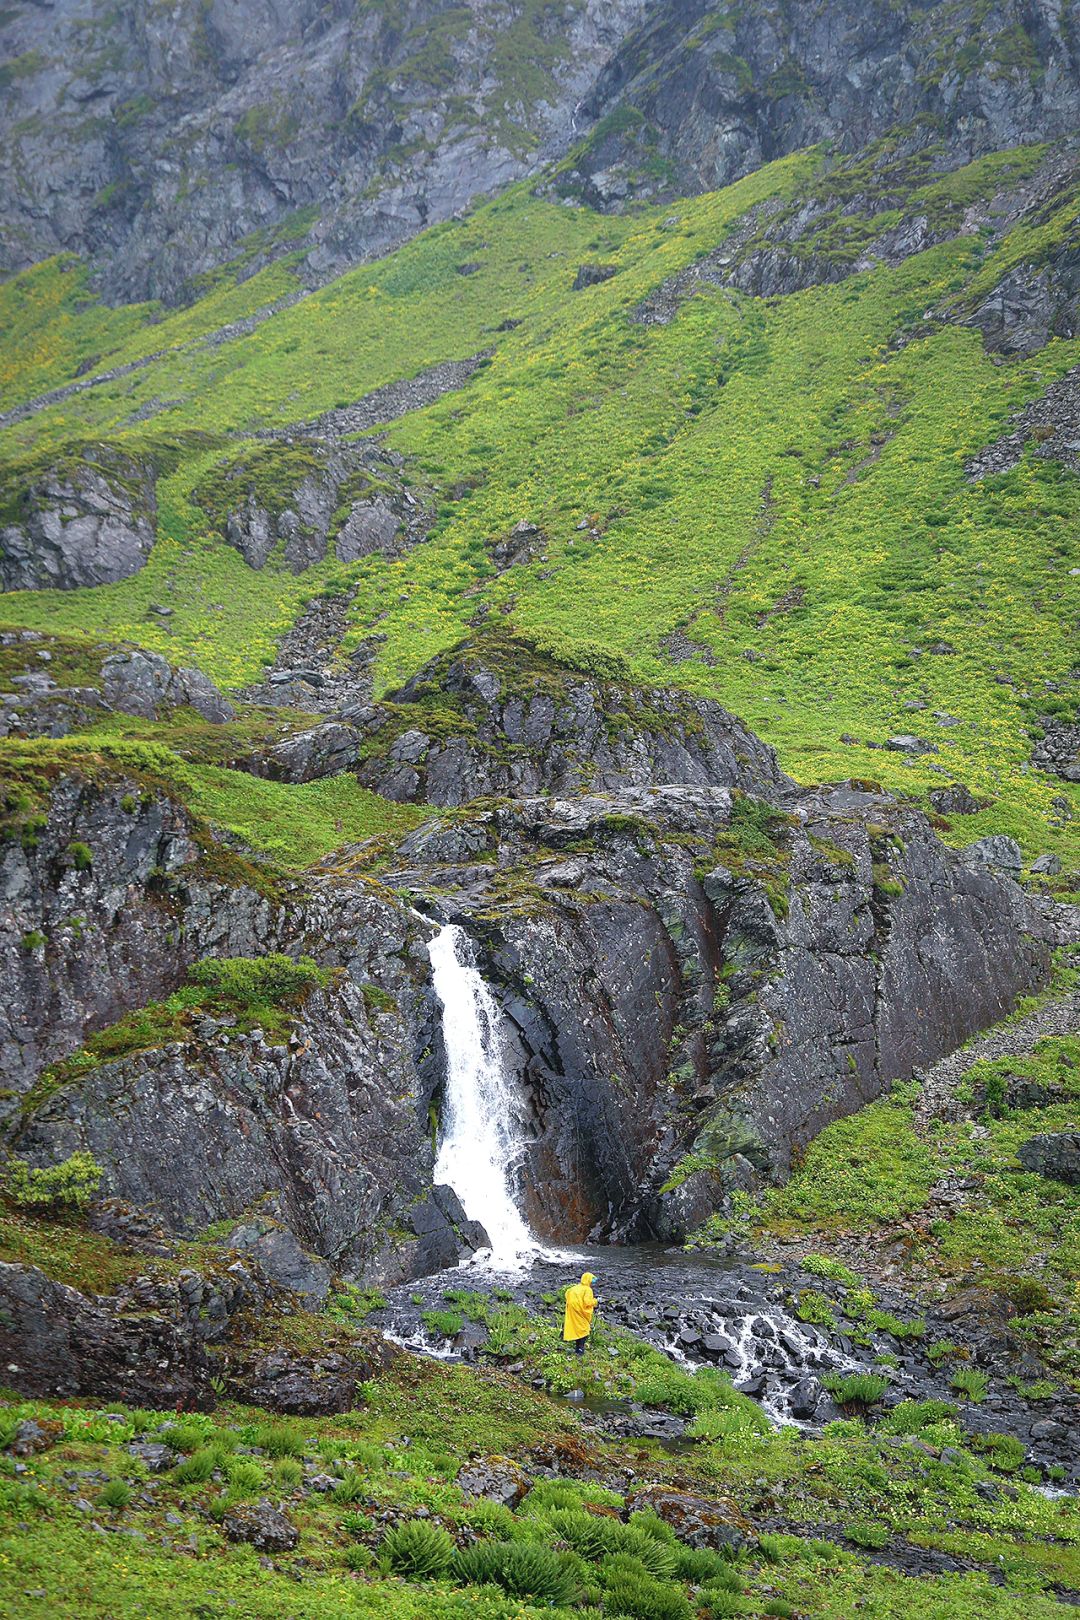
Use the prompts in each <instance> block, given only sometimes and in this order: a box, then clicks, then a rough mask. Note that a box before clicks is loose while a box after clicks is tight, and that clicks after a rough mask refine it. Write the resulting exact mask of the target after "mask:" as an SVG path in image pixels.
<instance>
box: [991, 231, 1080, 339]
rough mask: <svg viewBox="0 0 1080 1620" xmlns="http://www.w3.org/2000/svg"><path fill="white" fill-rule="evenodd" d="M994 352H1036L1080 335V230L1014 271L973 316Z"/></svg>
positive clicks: (999, 284)
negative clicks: (1056, 338)
mask: <svg viewBox="0 0 1080 1620" xmlns="http://www.w3.org/2000/svg"><path fill="white" fill-rule="evenodd" d="M969 324H970V325H971V326H975V327H978V329H979V331H980V332H981V333H982V336H983V343H984V345H985V346H986V348H987V349H988V350H989V351H990V352H991V353H995V352H1000V353H1002V354H1011V355H1018V356H1021V357H1024V356H1027V355H1030V354H1035V353H1036V352H1037V351H1038V350H1039V349H1042V348H1044V347H1045V346H1046V344H1047V343H1049V341H1050V339H1051V338H1054V337H1058V338H1072V337H1076V335H1077V333H1080V234H1078V233H1076V232H1075V231H1074V233H1073V237H1072V240H1071V241H1065V242H1063V243H1061V244H1059V245H1058V246H1056V247H1055V248H1054V249H1053V250H1052V251H1051V252H1050V253H1048V254H1046V255H1045V256H1042V257H1041V258H1039V259H1036V260H1035V261H1034V262H1028V263H1024V264H1019V265H1017V266H1016V267H1015V268H1014V269H1011V270H1010V271H1009V272H1008V273H1007V274H1006V275H1005V276H1003V277H1002V279H1001V280H1000V281H999V282H998V284H997V286H996V287H995V288H994V290H993V292H991V293H989V294H988V295H987V297H986V298H984V299H983V300H982V302H981V303H980V304H979V306H978V308H977V309H975V311H974V312H973V313H972V315H971V316H970V319H969Z"/></svg>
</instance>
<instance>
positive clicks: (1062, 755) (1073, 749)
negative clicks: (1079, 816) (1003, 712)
mask: <svg viewBox="0 0 1080 1620" xmlns="http://www.w3.org/2000/svg"><path fill="white" fill-rule="evenodd" d="M1040 725H1041V729H1042V735H1041V737H1039V739H1038V741H1037V742H1036V744H1035V746H1034V748H1033V749H1032V751H1031V762H1032V764H1033V765H1037V766H1038V767H1039V769H1040V770H1043V771H1050V772H1052V773H1053V775H1054V776H1061V777H1064V779H1065V781H1066V782H1080V722H1073V723H1070V722H1069V721H1068V720H1059V719H1056V718H1055V717H1053V716H1051V715H1046V716H1043V717H1042V719H1041V721H1040Z"/></svg>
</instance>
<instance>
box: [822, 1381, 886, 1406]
mask: <svg viewBox="0 0 1080 1620" xmlns="http://www.w3.org/2000/svg"><path fill="white" fill-rule="evenodd" d="M821 1382H822V1384H823V1385H824V1387H825V1388H826V1389H827V1390H828V1391H829V1394H830V1395H831V1396H832V1398H833V1400H834V1401H835V1402H836V1404H837V1406H873V1404H874V1402H875V1401H879V1400H880V1399H881V1397H882V1396H883V1395H884V1393H885V1391H886V1390H887V1389H888V1388H889V1387H890V1385H889V1380H888V1379H887V1378H885V1377H883V1375H882V1374H881V1373H826V1374H825V1376H824V1378H823V1379H822V1380H821Z"/></svg>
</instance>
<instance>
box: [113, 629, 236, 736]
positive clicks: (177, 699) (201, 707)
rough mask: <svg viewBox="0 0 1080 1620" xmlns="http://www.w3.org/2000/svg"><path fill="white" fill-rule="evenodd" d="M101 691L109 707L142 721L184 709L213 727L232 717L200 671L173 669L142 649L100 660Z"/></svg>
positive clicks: (228, 706) (229, 708) (227, 704)
mask: <svg viewBox="0 0 1080 1620" xmlns="http://www.w3.org/2000/svg"><path fill="white" fill-rule="evenodd" d="M101 692H102V696H103V697H104V699H105V701H106V702H107V703H108V704H109V706H110V707H111V708H113V709H119V710H121V712H122V713H124V714H137V715H141V716H142V717H143V718H144V719H146V720H158V719H160V718H162V716H163V715H164V714H166V713H167V712H168V711H169V710H171V709H178V708H185V707H186V708H192V709H194V710H195V712H196V713H197V714H199V715H201V716H202V718H203V719H204V720H209V721H211V722H212V723H213V724H214V725H222V724H224V722H225V721H227V720H233V719H235V717H236V710H235V709H234V708H233V706H232V704H231V703H230V702H229V700H228V699H227V698H226V697H223V696H222V694H221V693H220V692H219V691H218V689H217V687H216V686H215V685H214V683H213V681H211V680H210V679H209V677H208V676H206V675H204V674H203V673H202V671H201V670H198V669H177V668H175V667H174V666H173V665H172V664H170V663H169V661H168V659H167V658H163V657H162V656H161V654H160V653H155V652H148V651H147V650H146V649H145V648H143V647H135V648H132V649H131V651H129V652H116V653H112V654H110V656H109V657H108V658H106V659H105V660H104V662H103V663H102V666H101Z"/></svg>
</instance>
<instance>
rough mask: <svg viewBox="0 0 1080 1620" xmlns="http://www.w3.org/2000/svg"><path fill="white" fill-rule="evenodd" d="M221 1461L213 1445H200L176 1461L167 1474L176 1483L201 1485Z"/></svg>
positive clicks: (219, 1454)
mask: <svg viewBox="0 0 1080 1620" xmlns="http://www.w3.org/2000/svg"><path fill="white" fill-rule="evenodd" d="M220 1461H221V1453H220V1452H219V1451H218V1450H217V1449H216V1447H214V1446H200V1447H199V1449H198V1451H193V1452H192V1454H191V1456H190V1457H185V1458H184V1460H183V1461H182V1462H178V1463H177V1465H176V1467H175V1468H174V1469H173V1471H172V1473H171V1475H170V1476H169V1477H170V1478H171V1479H172V1481H173V1483H174V1484H176V1485H203V1484H205V1483H206V1481H207V1480H208V1479H209V1478H210V1476H211V1474H212V1473H213V1472H214V1469H215V1468H217V1467H218V1465H219V1463H220Z"/></svg>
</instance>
